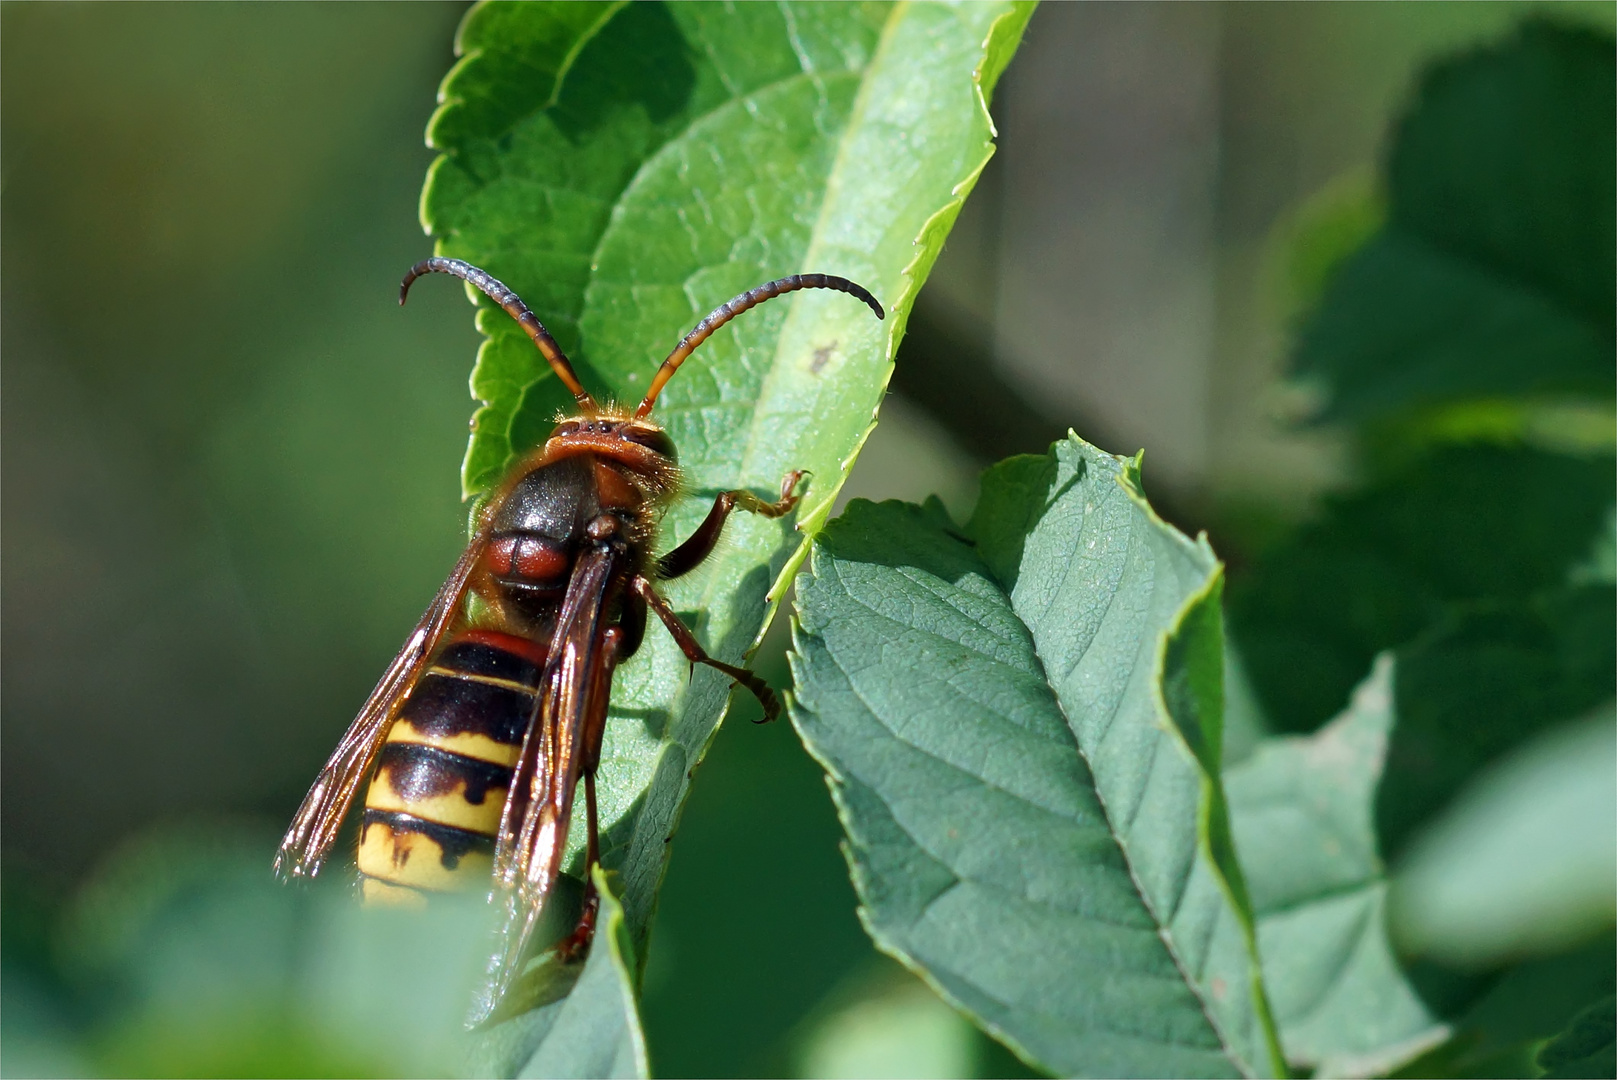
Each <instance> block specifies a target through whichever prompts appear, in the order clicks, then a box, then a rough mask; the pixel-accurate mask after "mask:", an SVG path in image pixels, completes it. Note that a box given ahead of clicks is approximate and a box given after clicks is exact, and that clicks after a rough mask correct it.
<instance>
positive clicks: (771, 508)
mask: <svg viewBox="0 0 1617 1080" xmlns="http://www.w3.org/2000/svg"><path fill="white" fill-rule="evenodd" d="M801 479H803V470H801V469H793V470H792V471H791V472H789V473H787V474H786V475H785V477H783V478H782V479H781V482H780V499H779V501H777V502H772V503H766V502H764V501H763V500H762V499H760V498H759V497H758V496H756V495H754V494H753V493H752V492H750V491H726V492H723V493H721V494H720V495H719V497H718V498H716V499H714V500H713V509H711V510H709V511H708V512H707V517H706V519H704V520H703V522H702V524H701V525H699V526H697V529H696V531H695V532H693V533H691V535H690V539H688V540H686V541H685V542H684V543H683V544H681V545H679V547H677V548H675V549H674V550H673V551H670V552H669V553H668V554H667V555H664V556H663V557H662V558H660V559H658V560H657V576H658V577H660V578H662V579H663V580H664V581H667V580H668V579H669V578H677V577H679V576H680V575H681V574H688V573H690V572H691V571H692V570H694V569H696V568H697V567H698V566H700V565H701V564H702V560H704V559H706V558H707V557H708V556H709V555H711V554H713V549H714V548H715V547H716V546H718V543H719V534H720V533H721V532H723V531H724V519H725V518H727V517H729V516H730V511H732V510H734V509H735V508H736V507H738V506H739V507H740V508H741V509H743V510H746V511H749V512H750V513H754V514H762V515H763V516H764V517H768V518H778V517H780V516H782V515H783V514H788V513H790V512H791V509H792V507H794V506H796V505H797V499H798V497H797V496H796V495H794V494H792V489H793V488H795V487H797V482H798V481H799V480H801ZM664 621H665V622H666V621H667V620H664Z"/></svg>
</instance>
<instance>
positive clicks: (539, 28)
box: [422, 3, 1030, 955]
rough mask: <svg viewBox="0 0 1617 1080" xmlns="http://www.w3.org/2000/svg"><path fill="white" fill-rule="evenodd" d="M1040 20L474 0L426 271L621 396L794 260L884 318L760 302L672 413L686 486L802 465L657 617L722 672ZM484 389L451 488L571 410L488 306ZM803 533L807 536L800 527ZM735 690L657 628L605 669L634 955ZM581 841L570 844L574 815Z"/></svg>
mask: <svg viewBox="0 0 1617 1080" xmlns="http://www.w3.org/2000/svg"><path fill="white" fill-rule="evenodd" d="M1029 10H1030V9H1029V7H1028V6H1026V5H1017V4H1010V3H988V4H963V5H958V6H954V5H941V4H914V5H909V4H898V5H888V4H877V3H871V4H793V3H783V4H770V5H764V4H741V5H717V4H715V5H707V4H680V5H669V6H663V5H660V4H633V5H627V6H621V7H619V6H613V5H600V6H595V7H584V6H574V5H556V6H550V5H506V4H487V5H483V6H479V7H477V8H475V9H473V11H472V12H471V13H470V14H469V15H468V17H467V19H466V22H465V24H464V26H463V27H462V30H461V33H460V38H459V42H458V46H459V50H460V52H461V53H462V60H461V62H460V63H459V64H458V65H457V66H456V68H455V70H454V71H453V72H452V73H451V75H450V76H449V78H448V79H447V80H446V83H445V87H444V104H443V105H442V107H441V108H440V110H439V112H438V114H437V116H436V117H435V118H434V120H433V123H432V125H431V128H430V132H429V136H430V138H431V140H432V142H433V144H434V145H435V146H436V147H437V148H439V149H440V150H442V151H443V152H444V153H443V156H442V157H441V158H440V159H439V160H438V161H437V163H436V164H435V165H434V166H433V169H432V172H431V174H430V177H429V180H428V184H427V187H426V190H425V192H424V193H423V197H422V216H423V220H424V222H425V224H426V225H427V227H428V229H429V230H430V231H431V232H432V234H433V235H434V236H435V237H437V238H438V244H437V247H438V251H439V252H440V253H442V254H446V255H452V256H457V257H461V258H465V259H468V260H470V261H471V262H473V263H476V264H477V265H480V266H482V267H484V268H485V269H487V270H488V271H489V272H491V273H493V274H494V275H496V276H497V277H499V278H501V279H502V280H504V281H505V282H506V283H507V284H508V285H510V286H511V287H512V288H514V289H515V290H516V291H517V292H518V293H519V294H520V295H522V296H523V297H524V298H525V299H526V300H527V301H528V303H529V304H530V305H531V306H532V307H533V309H534V310H535V311H536V312H537V313H538V315H539V317H540V318H541V319H542V320H544V322H545V323H546V324H547V326H548V327H549V328H550V329H551V331H552V332H553V333H554V334H555V336H556V338H557V339H558V341H559V342H560V343H561V345H562V346H563V347H564V348H565V349H567V350H568V351H569V352H570V353H571V354H572V356H573V358H574V359H575V361H576V362H577V365H578V368H579V371H580V374H581V377H582V378H583V380H584V382H585V384H586V385H587V386H588V387H589V388H590V389H591V390H592V391H593V392H594V393H595V394H597V395H598V396H601V397H610V398H616V399H618V400H623V401H632V400H635V399H637V398H638V397H639V396H640V395H641V394H642V393H643V392H644V390H645V388H646V385H647V382H648V381H649V378H650V376H651V373H652V371H653V370H654V368H655V366H656V364H657V363H658V362H659V361H660V360H661V358H662V357H663V355H664V354H665V353H666V352H667V351H668V350H669V349H670V348H671V347H672V346H673V344H674V343H675V342H676V341H677V340H678V339H679V337H680V336H681V335H682V334H683V333H684V332H685V331H686V330H688V329H689V328H690V327H691V326H692V325H694V324H695V323H696V321H697V320H698V319H699V318H701V317H702V316H703V315H705V314H706V313H707V312H708V311H709V310H710V309H711V308H713V307H715V306H716V305H718V304H719V303H721V302H723V301H724V300H727V299H729V298H730V297H731V296H733V295H735V294H736V293H738V292H740V291H742V290H743V289H746V288H748V287H750V286H753V285H756V284H759V283H761V282H763V281H766V280H769V279H771V278H776V277H780V276H782V275H785V274H789V273H794V272H801V271H822V272H827V273H835V274H841V275H843V276H846V277H850V278H853V279H854V280H856V281H859V282H861V283H862V284H864V285H865V286H867V287H868V288H869V289H870V290H871V291H872V292H873V293H874V294H875V295H876V296H877V297H878V299H880V301H881V302H882V303H883V304H884V305H885V306H886V308H887V311H888V316H887V320H886V322H885V323H882V322H878V321H877V320H876V319H875V317H874V316H873V315H872V314H871V312H870V311H869V310H867V309H866V308H865V307H864V306H863V305H862V304H860V303H859V302H858V301H856V300H854V299H852V298H850V297H848V296H845V295H841V294H837V293H823V292H814V293H800V294H797V295H795V296H793V297H791V298H788V299H785V300H780V301H776V302H774V303H771V304H768V305H766V306H764V307H762V308H760V309H758V310H757V311H755V312H751V313H748V314H747V315H745V316H743V317H742V318H740V319H738V320H737V321H736V322H735V323H733V324H732V325H731V326H730V327H728V328H726V329H724V330H722V331H721V332H720V333H718V334H717V335H715V337H714V338H713V339H711V340H710V341H709V342H708V343H707V344H706V345H704V346H703V347H702V350H701V351H700V352H699V353H698V354H697V355H696V356H695V357H694V358H693V359H692V360H691V361H690V363H689V364H687V365H686V367H685V368H684V369H683V370H682V372H681V373H680V375H679V377H678V378H677V379H675V380H674V381H673V382H672V383H671V384H670V386H669V389H668V390H667V392H666V393H665V394H664V395H663V397H662V398H661V400H660V402H659V405H658V409H657V412H656V414H655V415H656V416H657V418H658V419H660V421H661V422H662V423H663V424H664V425H665V426H666V427H667V429H668V431H669V432H670V434H671V435H672V436H673V438H674V440H675V442H676V444H677V445H678V448H679V453H680V464H681V466H682V468H683V469H684V472H685V478H686V481H687V486H688V490H689V492H690V495H691V497H690V498H688V499H686V500H685V501H683V502H681V503H680V504H678V505H677V506H675V507H674V509H673V510H672V511H671V512H670V514H669V516H668V518H667V520H666V521H665V523H664V539H663V544H664V545H665V546H667V545H670V544H671V543H672V542H673V540H674V539H675V538H678V537H682V536H684V535H686V534H688V533H689V532H690V530H691V529H692V528H693V527H694V526H695V524H696V522H697V521H699V520H700V518H701V515H702V514H703V513H704V512H705V510H706V505H705V503H706V502H710V501H711V499H712V497H713V496H714V494H715V493H717V492H718V491H722V490H725V489H728V488H737V487H744V488H750V489H752V490H755V491H758V492H760V493H771V494H772V493H773V492H774V491H775V490H776V489H777V488H778V487H779V484H780V479H781V476H782V475H783V474H784V473H785V472H787V471H788V470H790V469H805V470H808V471H809V472H810V473H811V474H812V477H811V479H810V481H809V483H808V489H807V494H806V496H805V498H804V501H803V503H802V505H801V506H800V507H799V510H798V512H797V514H796V516H795V519H787V520H783V521H767V520H764V519H759V518H751V517H749V516H748V515H745V514H738V515H736V517H735V518H733V519H732V521H731V523H730V525H729V526H728V527H727V529H726V536H725V543H724V544H723V546H722V547H721V549H720V550H719V552H718V553H717V554H716V555H715V556H714V557H713V558H712V559H711V560H710V565H708V566H706V567H704V568H703V569H702V570H701V571H699V572H698V573H695V574H692V575H690V577H689V578H688V579H682V580H681V581H679V582H676V583H673V585H672V586H671V587H670V588H669V590H668V592H669V595H670V599H671V600H672V602H673V605H674V607H675V608H676V609H677V610H678V611H679V612H681V614H682V615H683V616H684V618H685V619H686V621H687V622H688V623H689V624H690V625H692V626H693V628H694V629H695V630H696V632H697V635H698V637H699V638H701V639H702V641H703V642H704V644H705V645H706V647H707V648H708V650H709V651H710V652H711V653H713V654H715V655H717V656H718V657H720V658H722V659H725V660H729V661H732V662H736V661H739V660H741V659H742V658H743V657H744V655H745V654H746V653H747V651H748V650H749V649H750V648H751V647H752V646H753V644H754V643H755V641H756V640H757V638H758V635H759V634H760V632H761V629H762V627H763V625H764V624H765V622H766V621H767V619H768V617H769V615H770V613H771V611H772V608H773V604H774V601H775V599H776V596H777V594H776V593H774V592H772V590H771V586H772V585H773V584H774V583H775V582H776V581H777V579H779V578H780V577H781V576H782V574H783V573H784V572H785V571H786V570H787V569H788V567H789V566H792V565H794V559H795V558H798V557H800V555H799V552H800V545H801V544H802V543H803V537H804V535H806V534H807V533H808V532H811V531H812V530H813V528H814V527H816V526H817V525H818V523H819V522H821V521H822V520H823V518H824V517H825V515H826V513H827V512H828V510H829V507H830V504H831V501H832V499H833V497H834V496H835V494H836V491H837V489H838V488H839V486H840V485H841V482H842V479H843V477H844V476H845V475H846V473H847V470H848V468H850V467H851V465H852V462H853V458H854V456H855V455H856V453H857V451H858V448H859V446H860V445H861V444H862V442H863V440H864V438H865V436H866V434H867V433H868V431H869V428H870V426H871V423H872V418H873V416H874V413H875V410H876V407H877V405H878V404H879V403H880V400H881V396H882V393H883V391H884V388H885V386H886V383H887V378H888V374H889V372H890V370H891V358H892V355H893V351H894V349H895V348H896V344H897V341H898V339H899V337H900V336H901V334H902V331H903V326H904V322H905V319H906V317H907V314H908V311H909V307H910V303H911V301H912V300H913V298H914V295H915V292H916V290H917V289H918V288H919V287H920V285H921V283H922V281H923V280H924V279H925V277H926V274H927V272H928V270H929V269H930V267H931V265H932V262H933V260H935V259H936V257H937V254H938V252H939V251H940V250H941V247H942V243H943V238H944V236H945V235H946V234H947V232H948V229H949V226H950V225H951V224H952V223H953V221H954V217H955V215H956V214H957V213H958V211H959V208H960V205H961V203H962V201H963V199H964V198H965V196H966V194H967V193H969V191H970V189H971V186H972V184H973V183H974V182H975V179H976V176H977V174H978V172H979V171H980V170H981V168H982V166H983V164H984V163H985V162H986V161H987V159H988V157H989V155H990V154H991V152H992V144H991V141H990V140H991V136H992V127H991V124H990V122H989V118H988V114H987V111H986V107H985V106H986V99H987V96H988V95H989V94H990V93H991V92H992V88H993V84H994V82H995V81H996V80H997V78H998V76H999V74H1000V72H1001V71H1002V70H1003V68H1004V66H1005V64H1006V63H1007V62H1008V60H1009V58H1010V56H1011V53H1012V52H1013V51H1014V49H1015V46H1016V44H1017V42H1018V41H1019V39H1020V36H1021V31H1022V27H1023V25H1024V24H1025V22H1026V19H1027V16H1028V14H1029ZM478 325H479V327H480V328H481V329H482V330H483V331H484V332H485V333H486V334H488V335H489V340H488V341H487V342H486V343H485V344H484V346H483V348H482V350H481V352H480V353H479V356H478V361H477V366H476V369H475V370H474V372H473V374H472V389H473V393H474V394H475V395H476V396H477V397H478V398H479V399H480V400H481V401H482V402H483V405H482V407H481V408H479V409H478V412H477V416H476V418H475V421H474V433H473V436H472V439H471V445H470V447H469V449H468V452H467V457H466V462H465V467H464V472H463V481H464V484H465V488H466V490H467V492H468V493H472V492H476V491H479V490H482V489H485V488H486V487H487V486H488V485H489V484H490V483H492V482H493V481H494V480H495V479H496V478H497V477H498V476H499V475H500V474H501V472H502V471H503V470H504V468H505V467H506V466H507V464H508V462H509V461H510V460H511V459H512V457H513V455H515V454H518V453H521V452H522V451H524V450H526V449H528V448H529V447H532V446H533V445H535V444H536V443H537V442H538V441H540V440H541V439H543V438H544V437H545V435H547V434H548V432H549V430H550V427H551V425H552V423H553V421H554V417H555V414H556V411H557V409H558V408H559V407H560V406H562V405H564V404H567V403H568V402H569V399H568V398H567V396H566V394H565V393H564V392H562V391H560V388H559V385H558V384H557V382H556V380H555V379H554V377H553V376H551V374H550V373H549V370H548V368H546V367H545V365H544V363H543V361H542V360H541V358H540V357H539V356H538V354H537V353H536V352H535V350H534V349H533V347H532V345H531V344H530V343H529V342H528V341H527V339H526V338H525V337H524V336H523V335H522V334H521V333H520V331H518V330H517V328H516V327H515V325H514V324H512V323H511V321H510V320H509V319H508V318H507V317H506V316H505V315H504V314H503V313H502V312H500V311H499V310H497V309H494V308H492V307H489V306H488V305H487V303H486V302H485V303H484V306H483V309H482V310H481V311H480V312H479V315H478ZM794 528H795V529H796V530H798V531H795V532H794ZM728 695H729V685H728V681H727V680H725V679H724V678H722V677H720V676H718V675H717V674H716V673H714V672H712V671H709V670H707V669H705V668H704V669H701V670H699V671H697V672H696V674H695V675H694V677H692V676H691V674H690V671H689V668H688V666H687V665H686V663H685V662H684V659H683V658H682V657H681V656H679V654H678V652H677V650H675V649H674V647H673V646H672V643H671V642H670V641H669V640H668V639H667V638H666V636H665V635H663V634H662V633H661V632H660V631H658V630H657V629H656V628H653V630H652V632H651V634H650V635H649V636H648V641H647V643H646V646H645V647H644V648H642V649H641V651H640V653H639V654H637V655H636V656H635V658H634V659H633V661H632V662H630V663H629V664H627V665H626V666H625V667H624V668H622V669H621V670H620V671H619V674H618V677H617V686H616V687H615V690H614V694H613V708H612V719H611V721H610V723H609V725H608V729H607V736H606V746H605V750H604V755H603V761H602V765H601V773H600V776H601V815H602V823H603V826H604V829H605V836H604V844H605V851H604V861H605V863H606V865H607V866H609V867H611V868H613V869H615V870H617V871H618V872H619V873H620V874H621V878H622V882H623V892H622V903H623V910H624V919H625V925H626V926H627V928H628V933H629V937H630V939H631V941H632V943H633V944H634V946H635V949H636V951H637V952H638V953H639V954H640V955H644V950H643V948H642V946H643V943H644V937H645V934H646V930H647V925H648V920H649V918H650V914H651V911H652V907H653V904H654V898H655V894H656V889H657V885H658V882H659V881H660V880H661V877H662V873H663V866H664V863H665V859H666V851H667V847H666V845H667V842H668V840H669V838H670V837H671V835H672V833H673V830H674V825H675V823H676V821H677V820H678V814H679V807H680V805H681V803H682V801H683V799H684V796H685V791H686V788H687V784H688V782H689V777H690V774H691V771H692V769H693V768H694V767H695V765H696V764H697V762H698V761H700V759H701V756H702V754H703V752H704V750H705V748H706V746H707V744H708V741H709V739H710V738H711V736H712V734H713V732H714V730H715V727H716V725H717V723H718V721H719V718H720V716H721V715H722V712H723V709H724V706H725V702H726V701H727V699H728ZM573 832H574V834H575V835H574V840H575V843H576V842H577V841H578V839H579V837H580V835H581V834H582V832H583V830H582V829H579V828H575V829H574V830H573Z"/></svg>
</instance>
